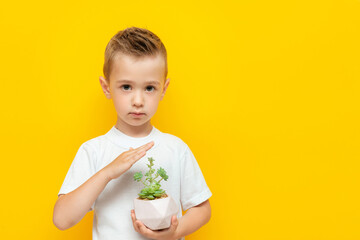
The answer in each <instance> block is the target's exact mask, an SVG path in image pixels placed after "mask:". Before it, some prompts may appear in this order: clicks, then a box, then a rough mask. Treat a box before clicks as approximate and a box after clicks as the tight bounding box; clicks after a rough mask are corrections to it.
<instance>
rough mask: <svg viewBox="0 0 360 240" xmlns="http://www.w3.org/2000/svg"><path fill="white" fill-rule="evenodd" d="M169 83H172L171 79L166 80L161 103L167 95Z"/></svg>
mask: <svg viewBox="0 0 360 240" xmlns="http://www.w3.org/2000/svg"><path fill="white" fill-rule="evenodd" d="M169 83H170V78H168V79H166V81H165V84H164V88H163V92H162V93H161V98H160V101H161V100H162V99H163V98H164V96H165V93H166V89H167V88H168V86H169Z"/></svg>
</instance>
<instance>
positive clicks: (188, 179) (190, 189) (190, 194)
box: [180, 146, 212, 211]
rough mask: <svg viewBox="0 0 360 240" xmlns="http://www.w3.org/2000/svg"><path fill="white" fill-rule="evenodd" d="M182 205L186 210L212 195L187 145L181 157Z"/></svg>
mask: <svg viewBox="0 0 360 240" xmlns="http://www.w3.org/2000/svg"><path fill="white" fill-rule="evenodd" d="M180 181H181V183H180V185H181V186H180V187H181V189H180V191H181V206H182V209H183V210H184V211H185V210H187V209H189V208H191V207H194V206H197V205H199V204H201V203H203V202H204V201H206V200H207V199H209V198H210V197H211V195H212V193H211V191H210V189H209V187H208V186H207V184H206V182H205V178H204V176H203V174H202V172H201V169H200V167H199V164H198V163H197V161H196V159H195V157H194V155H193V153H192V152H191V150H190V148H189V147H188V146H186V149H185V152H184V155H183V157H182V159H181V180H180Z"/></svg>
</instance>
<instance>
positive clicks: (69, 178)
mask: <svg viewBox="0 0 360 240" xmlns="http://www.w3.org/2000/svg"><path fill="white" fill-rule="evenodd" d="M95 161H96V154H95V151H94V150H93V149H92V148H91V146H89V145H87V144H86V143H84V144H82V145H81V146H80V148H79V150H78V152H77V153H76V155H75V158H74V160H73V162H72V163H71V166H70V169H69V170H68V172H67V174H66V177H65V180H64V182H63V184H62V186H61V188H60V191H59V193H58V195H60V194H67V193H69V192H71V191H73V190H75V189H77V188H78V187H79V186H81V185H82V184H83V183H84V182H86V181H87V180H88V179H89V178H90V177H92V176H93V175H94V174H95V173H96V164H95ZM94 204H95V203H94ZM94 204H93V205H92V206H91V209H90V210H93V209H94Z"/></svg>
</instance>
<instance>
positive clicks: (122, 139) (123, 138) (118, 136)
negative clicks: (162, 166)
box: [106, 126, 159, 149]
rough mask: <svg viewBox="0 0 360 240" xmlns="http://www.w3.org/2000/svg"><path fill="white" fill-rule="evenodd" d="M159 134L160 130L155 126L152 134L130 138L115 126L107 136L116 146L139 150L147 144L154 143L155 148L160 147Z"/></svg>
mask: <svg viewBox="0 0 360 240" xmlns="http://www.w3.org/2000/svg"><path fill="white" fill-rule="evenodd" d="M158 134H159V130H158V129H157V128H155V127H154V126H153V128H152V130H151V132H150V133H149V134H148V135H147V136H145V137H130V136H128V135H126V134H125V133H123V132H121V131H120V130H119V129H117V128H116V127H115V126H113V127H112V128H111V129H110V131H109V132H107V133H106V136H107V137H108V138H109V139H110V140H111V141H112V142H113V143H114V144H116V145H118V146H120V147H123V148H126V149H129V148H130V147H132V148H138V147H140V146H142V145H144V144H146V143H149V142H151V141H154V143H155V144H154V146H153V147H152V149H153V148H154V147H156V146H157V145H158V141H157V135H158Z"/></svg>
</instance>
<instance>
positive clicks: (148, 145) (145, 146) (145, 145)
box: [137, 141, 155, 150]
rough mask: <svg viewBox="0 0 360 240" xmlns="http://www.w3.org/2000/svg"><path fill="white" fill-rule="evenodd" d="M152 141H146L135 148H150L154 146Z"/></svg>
mask: <svg viewBox="0 0 360 240" xmlns="http://www.w3.org/2000/svg"><path fill="white" fill-rule="evenodd" d="M154 144H155V143H154V141H151V142H148V143H146V144H144V145H142V146H140V147H138V148H137V149H140V150H141V149H146V150H149V149H150V148H152V147H153V146H154Z"/></svg>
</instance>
